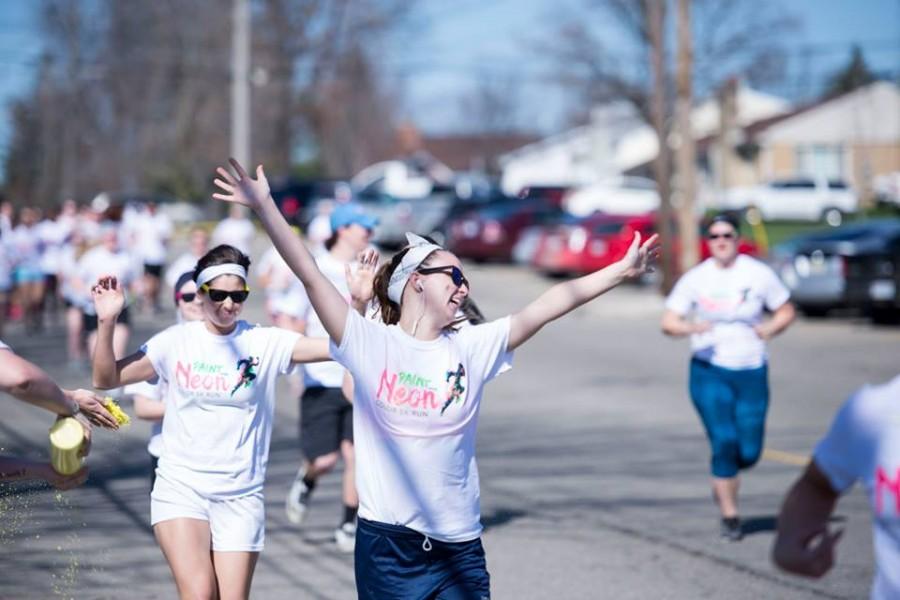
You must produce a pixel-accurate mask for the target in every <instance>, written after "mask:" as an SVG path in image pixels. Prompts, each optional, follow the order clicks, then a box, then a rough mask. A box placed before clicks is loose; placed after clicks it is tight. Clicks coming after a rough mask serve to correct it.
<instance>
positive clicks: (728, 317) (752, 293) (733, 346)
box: [666, 254, 790, 369]
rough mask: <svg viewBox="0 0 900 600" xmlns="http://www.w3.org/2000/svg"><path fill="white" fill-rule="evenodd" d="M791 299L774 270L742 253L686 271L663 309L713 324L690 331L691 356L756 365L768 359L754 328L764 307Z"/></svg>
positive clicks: (727, 364) (716, 362) (742, 365)
mask: <svg viewBox="0 0 900 600" xmlns="http://www.w3.org/2000/svg"><path fill="white" fill-rule="evenodd" d="M789 298H790V292H788V290H787V288H786V287H785V286H784V284H783V283H781V280H779V279H778V276H777V275H776V274H775V272H774V271H773V270H772V269H770V268H769V267H768V266H766V265H765V264H763V263H762V262H760V261H758V260H756V259H755V258H751V257H749V256H746V255H744V254H741V255H738V257H737V258H736V259H735V261H734V264H732V265H731V267H729V268H727V269H723V268H720V267H719V266H718V265H717V264H716V261H715V259H713V258H708V259H706V260H705V261H703V262H702V263H700V264H699V265H697V266H696V267H694V268H692V269H690V270H689V271H688V272H687V273H685V274H684V275H683V276H682V277H681V279H679V280H678V283H676V284H675V288H674V289H673V290H672V292H671V293H670V294H669V297H668V298H667V299H666V308H667V309H669V310H671V311H673V312H675V313H676V314H678V315H681V316H686V315H687V314H688V313H693V314H694V317H695V318H696V319H697V320H699V321H707V322H709V323H711V324H712V329H711V330H709V331H707V332H706V333H695V334H693V335H691V350H692V351H693V354H694V357H695V358H699V359H701V360H704V361H707V362H709V363H712V364H714V365H716V366H718V367H725V368H727V369H755V368H757V367H761V366H763V365H764V364H765V363H766V360H767V353H766V344H765V342H764V341H763V340H762V339H761V338H760V337H759V336H758V335H757V334H756V332H755V331H754V330H753V326H754V325H757V324H759V323H760V322H761V321H762V316H763V309H764V308H767V309H769V310H772V311H774V310H776V309H777V308H779V307H780V306H781V305H782V304H784V303H785V302H787V301H788V299H789Z"/></svg>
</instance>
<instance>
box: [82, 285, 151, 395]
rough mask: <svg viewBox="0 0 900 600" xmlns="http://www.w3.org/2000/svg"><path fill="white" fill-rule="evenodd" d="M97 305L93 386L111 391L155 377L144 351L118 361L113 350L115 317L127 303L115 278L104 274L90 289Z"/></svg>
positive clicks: (95, 305)
mask: <svg viewBox="0 0 900 600" xmlns="http://www.w3.org/2000/svg"><path fill="white" fill-rule="evenodd" d="M91 296H92V297H93V299H94V308H96V309H97V344H96V346H95V347H94V356H93V357H92V362H93V377H94V387H96V388H98V389H101V390H108V389H112V388H116V387H119V386H121V385H126V384H129V383H136V382H138V381H147V380H148V379H153V377H155V376H156V371H154V370H153V363H151V362H150V359H149V358H147V356H146V355H145V354H144V353H143V352H135V353H134V354H131V355H130V356H126V357H125V358H122V359H120V360H116V353H115V351H114V350H113V333H114V332H115V328H116V318H117V317H118V316H119V313H120V312H122V307H124V306H125V292H124V291H123V290H122V288H121V286H120V285H119V282H118V281H117V280H116V278H115V277H101V278H100V279H99V280H97V284H96V285H94V286H93V287H92V288H91Z"/></svg>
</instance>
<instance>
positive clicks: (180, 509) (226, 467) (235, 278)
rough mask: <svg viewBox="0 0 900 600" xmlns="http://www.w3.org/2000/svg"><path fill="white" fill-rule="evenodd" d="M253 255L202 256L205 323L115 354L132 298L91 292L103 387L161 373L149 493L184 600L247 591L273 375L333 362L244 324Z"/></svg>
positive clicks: (259, 542) (260, 510) (317, 342)
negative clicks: (161, 414) (157, 444)
mask: <svg viewBox="0 0 900 600" xmlns="http://www.w3.org/2000/svg"><path fill="white" fill-rule="evenodd" d="M249 266H250V259H249V258H248V257H247V256H246V255H244V254H243V253H242V252H241V251H239V250H238V249H236V248H234V247H232V246H228V245H220V246H217V247H216V248H213V249H212V250H210V251H209V252H207V253H206V254H205V255H204V256H203V257H202V258H200V260H199V261H198V262H197V266H196V269H195V271H194V281H195V282H196V284H197V290H198V293H199V298H200V302H201V304H202V308H203V320H202V321H194V322H187V323H180V324H178V325H174V326H172V327H169V328H168V329H166V330H164V331H162V332H160V333H158V334H156V335H155V336H153V337H152V338H151V339H150V340H149V341H147V343H145V344H144V345H143V346H142V347H141V348H140V350H139V351H137V352H135V353H134V354H132V355H130V356H128V357H125V358H123V359H121V360H119V361H116V359H115V355H114V353H113V343H112V342H113V340H112V338H113V331H114V327H115V322H116V318H117V316H118V315H119V313H120V312H121V310H122V307H123V305H124V300H125V299H124V294H123V291H122V289H121V288H120V287H119V284H118V282H117V281H116V279H115V278H113V277H102V278H100V280H99V281H98V282H97V284H96V285H94V286H93V288H92V290H91V293H92V296H93V298H94V305H95V307H96V309H97V320H98V327H97V346H96V351H95V353H94V358H93V368H94V385H95V386H96V387H98V388H101V389H108V388H114V387H118V386H121V385H125V384H131V383H136V382H139V381H147V380H150V379H154V378H157V377H158V378H159V379H160V381H161V382H164V383H165V387H166V398H165V403H166V408H165V414H166V418H165V419H164V420H163V428H162V440H163V446H164V447H165V451H164V452H163V453H162V456H161V457H160V460H159V464H158V467H157V471H156V475H157V477H156V482H155V484H154V487H153V491H152V493H151V503H150V515H151V523H152V525H153V531H154V533H155V535H156V539H157V541H158V542H159V545H160V548H161V549H162V551H163V554H164V555H165V557H166V560H167V561H168V563H169V567H170V568H171V569H172V574H173V575H174V577H175V584H176V585H177V587H178V592H179V594H180V595H181V597H182V598H221V599H226V598H247V597H248V596H249V593H250V583H251V580H252V577H253V570H254V567H255V565H256V561H257V558H258V556H259V552H260V551H261V550H262V548H263V542H264V537H265V510H264V503H263V482H264V479H265V471H266V464H267V462H268V453H269V441H270V439H271V433H272V421H273V416H274V404H275V381H276V378H277V376H278V375H280V374H284V373H287V372H288V371H289V370H290V369H291V368H292V367H293V366H294V364H296V363H303V362H313V361H323V360H328V359H329V356H328V343H327V340H325V339H321V338H320V339H316V338H306V337H302V336H301V335H300V334H298V333H296V332H292V331H287V330H284V329H278V328H274V327H261V326H254V325H250V324H248V323H247V322H246V321H243V320H239V319H238V317H239V316H240V313H241V309H242V307H243V303H244V301H245V300H246V299H247V296H248V294H249V288H248V286H247V281H248V279H247V269H248V268H249Z"/></svg>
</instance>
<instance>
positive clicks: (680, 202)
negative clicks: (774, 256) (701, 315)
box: [675, 0, 700, 273]
mask: <svg viewBox="0 0 900 600" xmlns="http://www.w3.org/2000/svg"><path fill="white" fill-rule="evenodd" d="M693 54H694V51H693V43H692V40H691V0H678V72H677V75H676V90H677V92H676V93H677V97H676V100H675V118H676V121H677V126H678V140H679V143H678V157H677V161H678V169H677V172H678V178H677V182H678V187H677V202H676V210H677V213H678V239H679V240H680V241H681V243H680V252H679V255H680V259H681V260H680V261H679V264H678V267H679V272H680V273H683V272H684V271H687V270H688V269H690V268H691V267H693V266H694V265H696V264H697V261H698V260H699V253H698V245H699V243H700V240H699V237H698V232H697V218H696V210H695V207H696V196H697V180H696V174H697V171H696V164H695V163H696V159H695V148H694V134H693V131H692V130H691V108H692V105H693V102H694V99H693V81H692V71H693V68H692V67H693V58H694V56H693Z"/></svg>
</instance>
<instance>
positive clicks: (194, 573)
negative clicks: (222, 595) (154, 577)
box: [153, 518, 219, 600]
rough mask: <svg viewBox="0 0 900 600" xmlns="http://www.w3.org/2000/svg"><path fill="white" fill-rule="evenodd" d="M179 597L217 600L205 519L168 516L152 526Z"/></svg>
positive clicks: (216, 588) (187, 599) (210, 541)
mask: <svg viewBox="0 0 900 600" xmlns="http://www.w3.org/2000/svg"><path fill="white" fill-rule="evenodd" d="M153 533H154V534H155V535H156V541H157V542H158V543H159V547H160V548H161V549H162V552H163V555H164V556H165V557H166V561H167V562H168V563H169V568H170V569H171V570H172V575H173V576H174V577H175V585H176V587H177V588H178V596H179V598H181V600H217V599H218V597H219V594H218V586H217V584H216V573H215V568H214V566H213V560H212V556H211V555H212V553H211V551H210V547H211V544H212V537H211V535H210V532H209V522H208V521H203V520H200V519H187V518H181V519H171V520H168V521H163V522H161V523H157V524H156V525H154V526H153Z"/></svg>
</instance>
